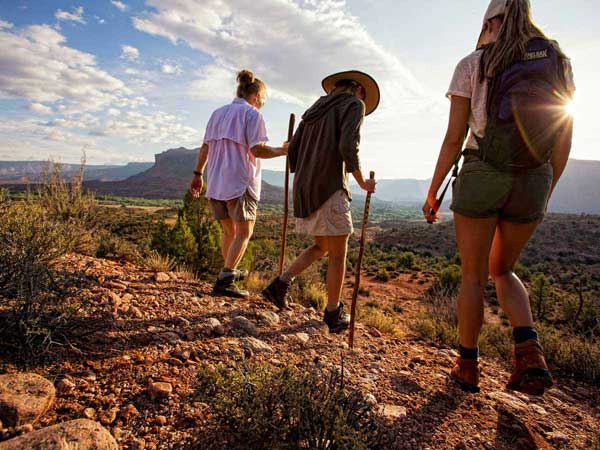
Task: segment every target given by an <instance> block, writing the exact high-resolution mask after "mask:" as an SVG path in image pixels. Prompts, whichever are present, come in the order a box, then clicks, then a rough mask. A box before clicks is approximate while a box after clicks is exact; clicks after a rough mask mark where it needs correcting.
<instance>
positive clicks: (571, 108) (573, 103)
mask: <svg viewBox="0 0 600 450" xmlns="http://www.w3.org/2000/svg"><path fill="white" fill-rule="evenodd" d="M577 104H578V102H577V97H574V98H573V99H571V100H569V101H568V102H567V104H565V106H564V108H565V112H566V113H567V114H568V115H569V116H571V117H574V116H575V115H576V114H577V111H578V105H577Z"/></svg>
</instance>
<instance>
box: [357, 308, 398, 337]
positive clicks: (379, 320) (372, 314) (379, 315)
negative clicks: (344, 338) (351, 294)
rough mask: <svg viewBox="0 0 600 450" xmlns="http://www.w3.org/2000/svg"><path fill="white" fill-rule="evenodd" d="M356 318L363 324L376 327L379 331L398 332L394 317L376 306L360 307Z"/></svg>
mask: <svg viewBox="0 0 600 450" xmlns="http://www.w3.org/2000/svg"><path fill="white" fill-rule="evenodd" d="M358 320H359V321H360V322H362V323H364V324H365V325H367V326H369V327H373V328H377V329H378V330H379V331H381V332H384V333H390V334H399V333H400V331H399V330H398V327H397V322H396V320H394V318H393V317H392V316H390V315H388V314H385V313H384V312H382V311H380V310H379V309H376V308H369V307H366V308H360V309H359V310H358Z"/></svg>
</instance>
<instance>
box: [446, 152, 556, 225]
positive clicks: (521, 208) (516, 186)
mask: <svg viewBox="0 0 600 450" xmlns="http://www.w3.org/2000/svg"><path fill="white" fill-rule="evenodd" d="M553 176H554V175H553V171H552V166H551V164H550V163H546V164H543V165H541V166H540V167H537V168H535V169H531V170H524V171H521V172H517V173H512V172H501V171H499V170H497V169H495V168H494V167H492V166H490V165H489V164H487V163H485V162H483V161H481V160H479V159H474V160H470V161H467V162H465V164H464V165H463V168H462V170H461V171H460V173H459V175H458V177H457V178H456V181H455V184H454V189H453V194H452V205H451V206H450V209H451V210H452V211H454V212H455V213H458V214H460V215H462V216H466V217H473V218H491V217H498V218H500V219H504V220H507V221H509V222H513V223H532V222H537V221H539V220H541V219H543V218H544V215H545V213H546V204H547V202H548V197H549V195H550V188H551V186H552V179H553Z"/></svg>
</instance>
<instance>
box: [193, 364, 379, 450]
mask: <svg viewBox="0 0 600 450" xmlns="http://www.w3.org/2000/svg"><path fill="white" fill-rule="evenodd" d="M196 397H197V399H198V400H199V401H202V402H205V403H207V404H208V405H209V406H210V417H211V423H210V427H211V428H212V432H209V433H203V436H201V437H200V438H199V442H198V446H197V448H198V449H200V448H202V449H205V448H208V449H232V450H241V449H250V448H251V449H253V450H267V449H268V450H271V449H278V450H298V449H311V450H329V449H331V450H333V449H339V450H341V449H348V450H350V449H352V450H361V449H365V450H366V449H371V448H372V449H375V448H386V447H384V446H383V445H384V443H383V436H382V433H380V432H379V431H380V429H381V428H380V427H379V423H380V417H379V416H378V415H377V414H376V413H375V412H374V411H373V409H372V408H371V407H370V406H369V405H368V404H367V403H366V402H365V401H364V400H363V397H362V395H360V394H358V393H347V392H346V390H345V389H344V383H343V378H342V377H341V376H340V375H338V374H337V372H334V371H332V372H331V373H329V374H327V373H325V372H323V371H322V370H320V369H317V368H314V367H311V368H305V369H298V368H295V367H291V366H288V367H284V368H274V367H272V366H270V365H268V364H251V365H245V366H242V367H241V368H235V369H228V368H225V367H219V368H218V369H216V370H215V369H213V368H210V367H204V368H202V369H200V371H199V374H198V382H197V385H196Z"/></svg>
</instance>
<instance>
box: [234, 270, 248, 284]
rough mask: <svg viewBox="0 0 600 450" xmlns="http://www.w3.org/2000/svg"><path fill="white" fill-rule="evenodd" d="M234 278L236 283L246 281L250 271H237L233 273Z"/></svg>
mask: <svg viewBox="0 0 600 450" xmlns="http://www.w3.org/2000/svg"><path fill="white" fill-rule="evenodd" d="M233 278H234V280H235V281H244V280H245V279H246V278H248V271H247V270H246V269H241V270H238V269H235V270H234V271H233Z"/></svg>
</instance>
